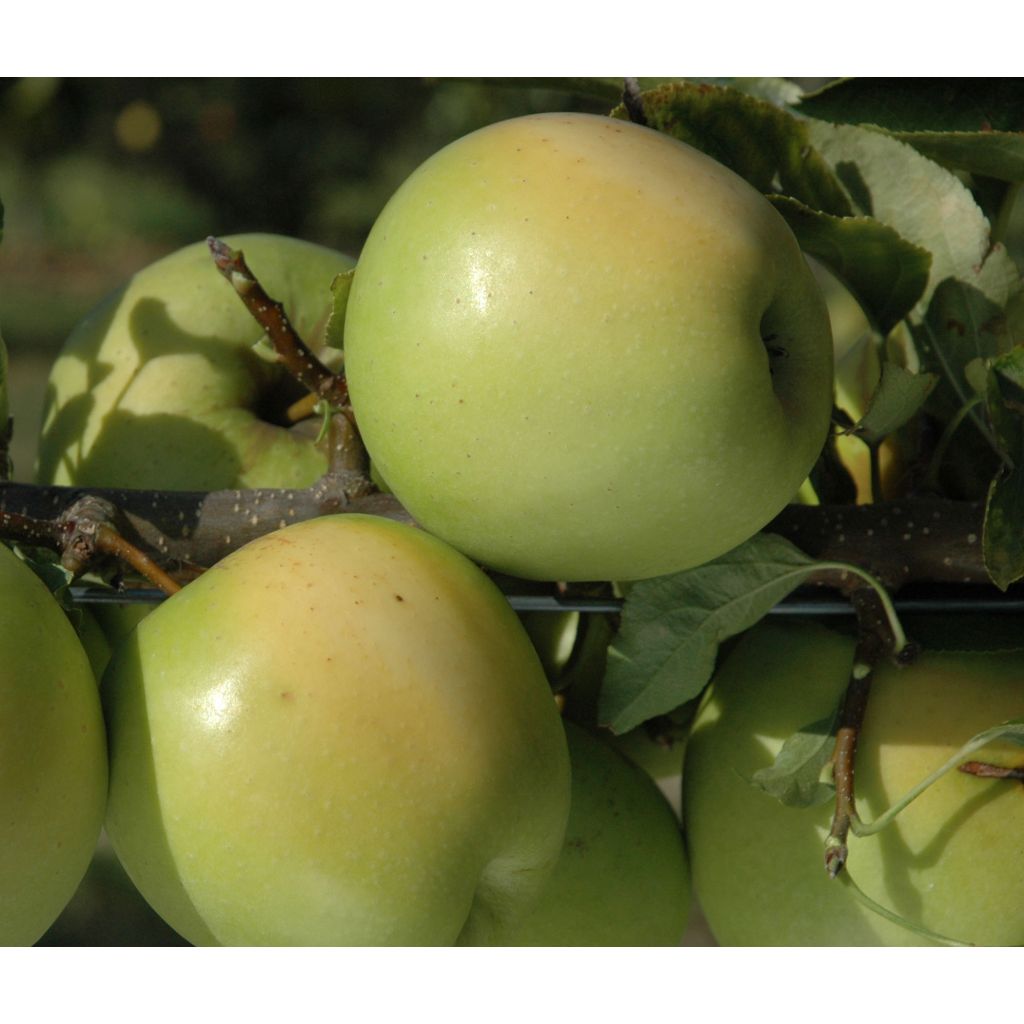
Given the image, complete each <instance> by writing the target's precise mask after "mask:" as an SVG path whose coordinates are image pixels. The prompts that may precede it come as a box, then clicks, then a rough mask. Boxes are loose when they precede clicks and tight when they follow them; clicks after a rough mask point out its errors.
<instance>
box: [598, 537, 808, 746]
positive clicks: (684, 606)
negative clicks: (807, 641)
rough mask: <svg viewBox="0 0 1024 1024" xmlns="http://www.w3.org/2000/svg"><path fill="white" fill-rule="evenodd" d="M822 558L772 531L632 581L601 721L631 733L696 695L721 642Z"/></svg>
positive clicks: (752, 619) (610, 663) (610, 660)
mask: <svg viewBox="0 0 1024 1024" xmlns="http://www.w3.org/2000/svg"><path fill="white" fill-rule="evenodd" d="M817 565H818V563H816V562H815V561H814V560H813V559H811V558H809V557H808V556H807V555H805V554H804V553H803V552H802V551H800V550H799V549H798V548H797V547H795V546H794V545H792V544H790V543H789V541H787V540H784V539H783V538H781V537H778V536H776V535H774V534H767V533H765V534H758V535H757V536H755V537H753V538H752V539H751V540H749V541H747V542H746V543H745V544H742V545H740V546H739V547H738V548H735V549H734V550H732V551H730V552H728V553H727V554H724V555H721V556H720V557H719V558H716V559H715V560H714V561H712V562H709V563H707V564H706V565H702V566H698V567H697V568H695V569H688V570H686V571H685V572H680V573H674V574H672V575H670V576H659V577H656V578H654V579H650V580H642V581H640V582H637V583H635V584H633V586H632V587H631V588H630V591H629V594H628V596H627V598H626V602H625V605H624V607H623V614H622V626H621V629H620V631H619V634H618V636H617V638H616V640H615V642H614V643H613V644H612V645H611V646H610V647H609V649H608V666H607V669H606V671H605V677H604V683H603V685H602V688H601V697H600V703H599V717H600V720H601V721H602V722H604V723H606V724H608V725H609V726H611V728H612V729H613V730H614V731H615V732H627V731H629V730H630V729H632V728H634V727H636V726H638V725H640V724H641V723H642V722H644V721H646V720H647V719H649V718H653V717H654V716H655V715H663V714H667V713H669V712H671V711H673V710H674V709H675V708H677V707H678V706H679V705H680V704H684V703H686V701H688V700H692V699H693V698H694V697H696V696H697V695H698V694H699V693H700V692H701V690H703V688H704V686H705V685H706V684H707V681H708V679H709V678H710V676H711V672H712V670H713V669H714V665H715V658H716V655H717V653H718V645H719V644H720V643H721V642H722V641H723V640H725V639H727V638H728V637H731V636H735V635H736V634H737V633H740V632H742V631H743V630H745V629H749V628H750V627H751V626H753V625H754V624H755V623H756V622H758V621H759V620H760V619H761V618H762V617H763V616H764V615H765V613H766V612H768V611H769V609H771V608H772V607H773V606H774V605H775V604H777V603H778V602H779V601H781V600H782V599H783V598H784V597H785V596H786V595H787V594H789V593H790V592H791V591H792V590H794V589H795V588H796V587H797V586H799V584H800V583H801V582H802V581H803V580H804V579H806V577H807V576H808V575H809V574H810V573H811V572H813V571H814V569H815V568H816V567H817Z"/></svg>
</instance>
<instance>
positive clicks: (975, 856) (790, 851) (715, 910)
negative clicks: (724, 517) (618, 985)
mask: <svg viewBox="0 0 1024 1024" xmlns="http://www.w3.org/2000/svg"><path fill="white" fill-rule="evenodd" d="M946 639H947V641H951V640H952V639H953V635H952V634H951V633H947V637H946ZM950 646H952V644H950ZM853 650H854V641H853V639H852V638H851V637H849V636H844V635H841V634H839V633H837V632H833V631H831V630H829V629H825V628H824V627H822V626H819V625H817V624H814V623H790V624H783V623H771V624H764V623H762V624H761V625H759V626H758V627H756V628H755V629H754V630H752V631H751V632H749V633H747V634H746V635H745V636H744V637H743V639H742V640H741V641H740V642H739V643H738V645H737V646H736V647H735V649H734V650H733V651H732V652H731V653H730V655H729V656H728V658H727V659H726V660H725V662H724V664H723V665H722V666H721V668H720V670H719V671H718V673H717V674H716V676H715V678H714V680H713V682H712V685H711V688H710V690H709V694H708V697H707V699H706V701H705V703H704V705H703V707H702V709H701V711H700V713H699V715H698V717H697V720H696V722H695V724H694V728H693V731H692V734H691V736H690V738H689V741H688V744H687V754H686V771H685V792H684V796H683V811H684V816H685V823H686V835H687V845H688V850H689V853H690V858H691V867H692V870H693V880H694V888H695V893H696V897H697V899H698V900H699V902H700V904H701V907H702V909H703V911H704V914H705V916H706V917H707V920H708V923H709V924H710V926H711V930H712V931H713V932H714V934H715V936H716V938H717V939H718V941H719V942H721V943H723V944H728V945H913V944H917V943H923V942H927V939H926V938H923V937H921V936H920V935H918V934H916V933H914V932H912V931H910V930H908V929H906V928H904V927H903V926H901V925H899V924H896V923H892V922H890V921H888V920H886V919H885V918H883V917H882V916H881V915H879V914H878V913H876V912H875V911H873V910H871V909H869V908H868V907H866V906H865V905H864V904H863V903H862V902H860V901H858V900H857V899H855V896H854V894H853V893H852V892H851V890H850V889H849V888H847V887H846V886H845V885H844V884H843V882H842V881H841V879H830V878H829V877H828V875H827V874H826V872H825V868H824V840H825V837H826V835H827V833H828V830H829V824H830V819H831V814H832V810H833V807H832V805H831V803H830V802H826V803H824V804H822V805H819V806H816V807H810V808H807V807H804V808H794V807H787V806H785V805H783V804H782V803H780V802H778V801H777V800H776V799H775V798H774V797H772V796H768V795H766V794H765V793H763V792H761V791H759V790H758V789H756V788H754V786H752V785H751V783H750V781H749V780H750V779H751V778H752V777H753V775H754V773H755V772H757V771H758V770H760V769H763V768H767V767H768V766H769V765H771V764H772V762H773V759H774V758H775V756H776V754H777V753H778V752H779V750H780V748H781V746H782V744H783V742H784V741H785V740H786V739H787V737H789V736H790V735H791V734H793V733H794V732H796V731H797V730H799V729H801V728H802V727H804V726H808V725H811V724H812V723H815V722H820V721H822V720H824V719H827V718H828V716H829V714H830V712H831V711H832V710H833V709H834V708H835V707H836V705H837V703H838V702H839V700H840V699H841V697H842V695H843V692H844V690H845V687H846V684H847V681H848V679H849V676H850V671H851V668H852V664H853ZM1021 716H1024V651H1021V650H1002V651H995V650H991V651H977V650H975V651H957V650H944V651H938V650H935V651H926V652H925V653H923V654H922V655H921V656H920V657H919V659H918V660H917V661H916V662H915V663H914V664H912V665H910V666H908V667H905V668H902V669H898V668H896V667H894V666H892V665H890V664H884V665H882V666H880V667H879V668H878V669H877V672H876V675H875V677H874V680H873V682H872V687H871V696H870V701H869V704H868V710H867V716H866V718H865V721H864V725H863V731H862V734H861V736H860V740H859V743H858V746H857V759H856V785H855V791H856V798H857V806H858V810H859V812H860V816H861V818H862V819H864V820H872V819H874V818H876V817H877V816H878V815H880V814H881V813H882V812H883V811H885V810H886V809H887V808H888V807H889V806H891V805H892V804H893V803H894V802H895V801H896V800H897V799H898V798H899V797H901V796H903V795H904V794H905V793H906V792H908V791H909V790H910V789H911V788H912V787H913V786H914V785H915V784H917V783H918V782H920V781H922V780H923V779H924V778H926V777H927V776H928V775H929V774H930V773H931V772H933V771H934V770H935V769H937V768H938V767H939V766H941V765H942V764H943V763H944V762H945V761H947V760H948V759H949V758H950V757H952V756H953V755H954V754H955V752H956V751H957V750H958V749H959V748H960V747H961V746H962V745H963V744H964V743H965V742H966V741H967V740H969V739H971V738H972V737H973V736H975V735H977V734H979V733H981V732H983V731H985V730H986V729H988V728H989V727H991V726H995V725H998V724H999V723H1001V722H1003V721H1008V720H1011V719H1014V718H1020V717H1021ZM973 757H974V758H976V759H978V760H980V761H983V762H989V763H993V764H999V765H1003V766H1007V765H1018V766H1019V765H1020V764H1021V763H1022V761H1024V755H1022V750H1021V747H1019V746H1014V745H1011V744H1009V743H1007V742H1001V743H996V744H992V745H991V746H989V747H988V748H986V749H983V750H981V751H978V752H977V753H975V754H974V755H973ZM827 771H828V770H827V769H826V774H827ZM1021 795H1022V794H1021V784H1020V783H1019V782H1012V781H1005V780H1000V779H982V778H977V777H975V776H973V775H967V774H964V773H961V772H956V771H954V772H952V773H950V774H947V775H945V776H943V777H941V778H940V779H939V780H938V781H937V782H936V783H935V784H934V785H932V786H930V787H929V788H928V789H927V790H925V791H924V793H923V794H922V795H920V796H919V797H918V798H917V799H916V800H915V801H914V802H913V803H911V804H910V805H909V806H908V807H907V808H905V809H904V810H903V811H902V813H900V814H899V815H898V816H897V818H896V819H895V820H894V821H893V822H892V823H890V824H889V825H888V826H886V827H885V828H884V829H882V830H881V831H880V832H878V833H877V834H876V835H874V836H864V837H862V838H857V837H853V836H851V838H850V841H849V860H848V862H847V865H846V868H845V870H846V871H847V872H849V876H850V878H851V879H852V880H853V881H854V882H855V883H856V885H857V886H858V887H859V888H860V889H861V890H862V891H863V892H864V893H865V894H866V895H867V896H868V897H869V898H870V899H871V900H873V901H875V902H876V903H877V904H880V905H881V906H882V907H885V908H887V909H888V910H891V911H893V912H894V913H896V914H897V915H899V916H900V917H901V918H903V919H904V920H906V921H909V922H911V923H912V924H914V925H917V926H922V927H924V928H926V929H928V930H929V931H930V932H932V933H936V934H937V935H940V936H943V937H945V938H948V939H953V940H957V941H963V942H971V943H975V944H979V945H988V944H992V945H1019V944H1021V943H1022V942H1024V861H1022V859H1021V839H1020V837H1021V835H1022V834H1024V800H1022V799H1021Z"/></svg>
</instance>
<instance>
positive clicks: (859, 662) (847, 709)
mask: <svg viewBox="0 0 1024 1024" xmlns="http://www.w3.org/2000/svg"><path fill="white" fill-rule="evenodd" d="M850 600H851V601H852V602H853V606H854V609H855V611H856V613H857V645H856V647H855V648H854V654H853V667H852V668H851V670H850V681H849V683H848V684H847V688H846V694H845V696H844V698H843V706H842V708H841V710H840V712H839V723H838V728H837V731H836V742H835V748H834V750H833V753H832V779H833V781H834V782H835V787H836V806H835V811H834V813H833V815H832V825H831V828H830V829H829V834H828V837H827V838H826V840H825V870H826V871H827V872H828V874H829V877H831V878H835V877H836V875H838V874H839V872H840V871H842V870H843V867H844V866H845V864H846V859H847V856H848V855H849V848H848V846H847V838H848V836H849V832H850V826H851V824H852V822H853V821H854V819H855V818H856V817H857V805H856V800H855V797H854V781H855V767H856V757H857V742H858V740H859V738H860V731H861V727H862V726H863V724H864V714H865V712H866V711H867V706H868V697H869V695H870V693H871V680H872V677H873V675H874V670H875V666H876V665H877V664H878V663H879V662H880V661H881V660H882V658H884V657H887V656H892V655H896V656H897V657H898V658H899V659H900V661H901V662H906V661H908V660H910V658H912V657H913V656H914V654H915V653H916V649H915V648H914V647H913V646H912V645H910V646H908V647H905V648H903V650H901V651H898V652H897V651H895V649H894V648H895V644H894V638H893V635H892V630H891V628H890V626H889V621H888V618H887V617H886V614H885V609H884V608H883V606H882V602H881V600H880V599H879V596H878V594H877V592H876V591H875V590H874V589H873V588H871V587H861V588H859V589H857V590H855V591H853V592H852V593H851V595H850Z"/></svg>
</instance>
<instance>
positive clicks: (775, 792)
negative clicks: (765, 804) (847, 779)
mask: <svg viewBox="0 0 1024 1024" xmlns="http://www.w3.org/2000/svg"><path fill="white" fill-rule="evenodd" d="M838 715H839V709H838V708H836V710H835V711H834V712H833V713H832V714H831V715H829V717H828V718H823V719H821V720H820V721H818V722H814V723H812V724H811V725H806V726H804V727H803V728H802V729H800V730H798V731H797V732H796V733H794V734H793V735H792V736H790V737H789V739H787V740H786V742H785V743H784V744H783V745H782V749H781V750H780V751H779V753H778V755H777V756H776V758H775V761H774V763H773V764H772V765H771V767H769V768H761V769H760V770H759V771H756V772H754V775H753V777H752V778H751V780H750V781H751V783H752V784H753V785H754V786H756V787H757V788H758V789H760V790H763V791H764V792H765V793H767V794H769V796H773V797H775V799H776V800H779V801H781V802H782V803H784V804H785V805H786V806H787V807H817V806H818V805H819V804H823V803H825V802H826V801H828V800H831V799H832V797H833V796H834V794H835V786H833V785H831V784H830V783H827V782H822V781H821V773H822V769H823V768H824V767H825V766H826V765H827V764H828V763H829V761H830V760H831V759H832V749H833V747H834V745H835V743H834V740H835V731H836V720H837V718H838Z"/></svg>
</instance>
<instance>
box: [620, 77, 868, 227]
mask: <svg viewBox="0 0 1024 1024" xmlns="http://www.w3.org/2000/svg"><path fill="white" fill-rule="evenodd" d="M642 101H643V109H644V116H645V117H646V119H647V123H648V124H649V125H650V126H651V127H652V128H655V129H656V130H658V131H661V132H664V133H666V134H667V135H671V136H672V137H673V138H676V139H679V140H680V141H681V142H685V143H687V144H688V145H691V146H693V147H695V148H696V149H699V150H702V151H703V152H704V153H707V154H708V156H710V157H713V158H714V159H715V160H717V161H719V163H722V164H725V166H726V167H728V168H730V169H731V170H733V171H735V172H736V173H737V174H739V175H740V177H742V178H745V179H746V180H747V181H748V182H750V184H751V185H753V187H754V188H756V189H757V190H758V191H760V192H764V193H775V192H781V193H783V194H785V195H789V196H792V197H794V198H795V199H799V200H800V201H801V202H803V203H805V204H806V205H808V206H810V207H811V208H812V209H815V210H824V211H825V212H826V213H831V214H835V215H837V216H846V215H848V214H850V213H852V212H853V211H852V209H851V208H850V203H849V201H848V199H847V198H846V195H845V194H844V192H843V189H842V187H841V185H840V184H839V182H838V181H837V180H836V178H835V176H834V175H833V173H832V171H831V169H830V168H829V166H828V165H827V163H826V162H825V161H824V160H822V158H821V156H820V155H819V154H818V153H817V152H816V151H815V148H814V145H813V143H812V141H811V140H810V139H809V138H808V134H807V123H806V122H804V121H802V120H801V119H799V118H797V117H794V116H793V115H792V114H790V113H789V112H788V111H785V110H782V109H781V108H779V107H777V106H775V105H774V104H773V103H770V102H768V101H767V100H763V99H759V98H757V97H755V96H751V95H746V94H744V93H742V92H739V91H738V90H736V89H731V88H726V87H723V86H715V85H706V84H694V83H692V82H687V83H684V84H674V85H666V86H661V87H659V88H657V89H652V90H650V91H648V92H645V93H643V94H642ZM612 113H613V115H614V116H616V117H621V118H623V119H625V118H626V117H627V116H628V115H627V113H626V110H625V108H624V107H618V108H616V109H615V110H614V111H613V112H612Z"/></svg>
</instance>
